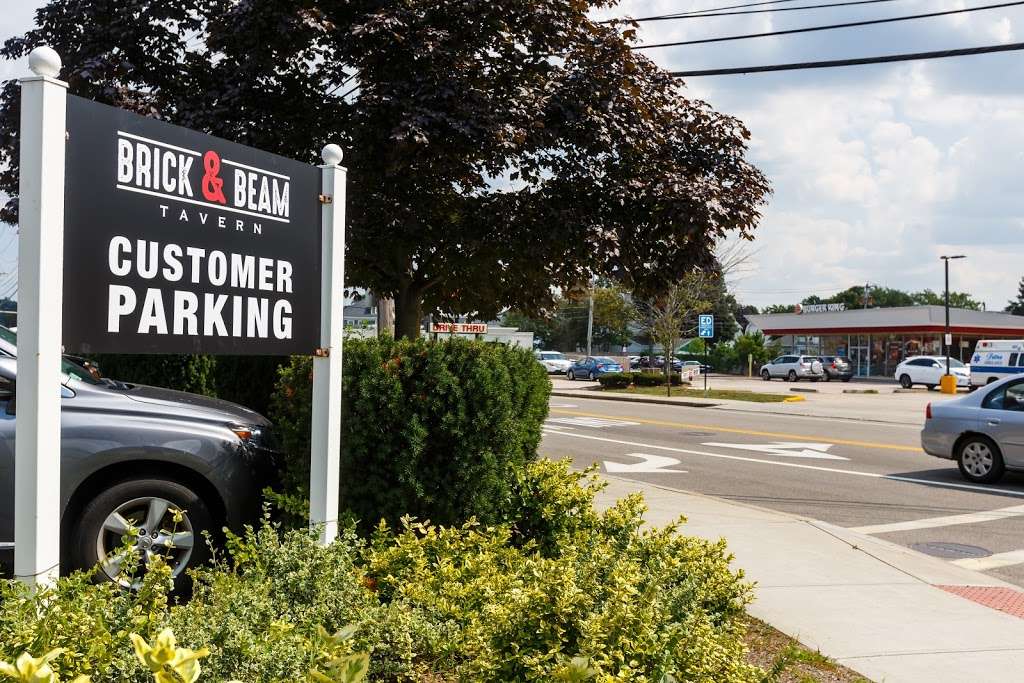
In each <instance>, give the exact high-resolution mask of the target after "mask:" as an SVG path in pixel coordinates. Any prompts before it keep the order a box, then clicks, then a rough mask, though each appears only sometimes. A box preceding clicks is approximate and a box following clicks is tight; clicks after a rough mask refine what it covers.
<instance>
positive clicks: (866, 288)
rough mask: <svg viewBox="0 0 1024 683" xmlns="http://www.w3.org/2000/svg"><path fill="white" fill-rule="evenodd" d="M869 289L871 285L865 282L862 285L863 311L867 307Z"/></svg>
mask: <svg viewBox="0 0 1024 683" xmlns="http://www.w3.org/2000/svg"><path fill="white" fill-rule="evenodd" d="M870 289H871V283H870V282H865V283H864V308H865V309H866V308H867V307H868V291H869V290H870Z"/></svg>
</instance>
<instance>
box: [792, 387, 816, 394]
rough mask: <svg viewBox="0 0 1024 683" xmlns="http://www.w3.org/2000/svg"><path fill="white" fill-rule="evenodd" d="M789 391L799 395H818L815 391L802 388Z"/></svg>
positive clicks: (793, 388)
mask: <svg viewBox="0 0 1024 683" xmlns="http://www.w3.org/2000/svg"><path fill="white" fill-rule="evenodd" d="M789 390H790V391H796V392H799V393H801V394H816V393H818V390H817V389H804V388H803V387H790V388H789Z"/></svg>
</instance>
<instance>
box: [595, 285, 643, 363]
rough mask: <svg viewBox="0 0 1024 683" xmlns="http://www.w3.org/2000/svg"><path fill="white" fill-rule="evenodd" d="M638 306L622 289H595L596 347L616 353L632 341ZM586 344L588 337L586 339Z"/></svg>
mask: <svg viewBox="0 0 1024 683" xmlns="http://www.w3.org/2000/svg"><path fill="white" fill-rule="evenodd" d="M636 316H637V313H636V306H634V305H633V302H632V301H631V299H630V296H629V294H628V293H626V292H625V291H624V290H623V289H622V288H621V287H618V286H616V285H611V286H608V287H596V288H595V289H594V337H593V342H594V346H595V347H599V348H601V349H604V350H608V349H611V350H613V351H615V352H618V351H620V350H621V347H622V346H628V345H629V343H630V341H632V331H631V325H632V323H633V321H635V320H636ZM584 343H586V337H584Z"/></svg>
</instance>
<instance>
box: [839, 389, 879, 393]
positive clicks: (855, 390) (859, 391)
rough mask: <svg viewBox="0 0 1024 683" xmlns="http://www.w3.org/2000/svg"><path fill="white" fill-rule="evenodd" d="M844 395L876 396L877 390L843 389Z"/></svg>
mask: <svg viewBox="0 0 1024 683" xmlns="http://www.w3.org/2000/svg"><path fill="white" fill-rule="evenodd" d="M843 393H844V394H877V393H878V389H843Z"/></svg>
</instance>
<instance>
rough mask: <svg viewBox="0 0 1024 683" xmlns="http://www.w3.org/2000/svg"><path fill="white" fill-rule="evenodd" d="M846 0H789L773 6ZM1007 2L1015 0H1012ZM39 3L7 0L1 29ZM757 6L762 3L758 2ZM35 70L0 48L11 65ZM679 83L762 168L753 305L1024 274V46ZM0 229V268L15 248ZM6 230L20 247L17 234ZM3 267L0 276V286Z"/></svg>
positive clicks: (945, 35) (668, 33) (831, 14)
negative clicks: (763, 194)
mask: <svg viewBox="0 0 1024 683" xmlns="http://www.w3.org/2000/svg"><path fill="white" fill-rule="evenodd" d="M756 1H758V0H625V1H624V2H622V3H620V4H619V5H618V6H617V7H615V8H611V9H609V10H606V11H604V12H602V14H601V16H634V17H642V16H650V15H658V14H668V13H673V12H680V11H692V10H700V9H707V8H714V7H722V6H725V5H736V4H745V3H747V2H756ZM761 1H764V0H761ZM835 1H836V0H795V1H794V0H786V2H783V3H781V4H778V5H775V6H776V7H786V6H787V5H788V6H801V5H809V4H821V3H823V2H835ZM1003 1H1005V0H1003ZM40 4H42V3H38V2H35V1H34V0H0V39H5V38H7V37H10V36H12V35H15V34H18V33H21V32H23V31H24V30H26V29H27V28H29V27H30V26H31V25H32V13H33V11H34V7H35V6H38V5H40ZM985 4H996V0H972V1H971V2H970V3H968V2H964V0H892V1H888V0H887V1H885V2H880V3H874V4H866V5H860V6H853V7H836V8H826V9H815V10H805V11H786V12H773V13H761V14H748V15H737V16H723V17H705V18H700V19H689V20H682V21H662V22H645V23H643V24H642V25H641V30H640V32H639V42H640V43H654V42H666V41H673V40H687V39H698V38H708V37H718V36H726V35H736V34H747V33H760V32H766V31H776V30H784V29H789V28H799V27H806V26H815V25H822V24H832V23H840V22H847V21H857V20H862V19H871V18H884V17H893V16H901V15H908V14H919V13H924V12H935V11H943V10H950V9H961V8H965V7H977V6H980V5H985ZM752 9H758V8H752ZM1013 42H1024V5H1020V6H1015V7H1006V8H999V9H994V10H985V11H978V12H970V13H964V14H956V15H951V16H945V17H937V18H930V19H921V20H915V21H907V22H898V23H892V24H887V25H878V26H867V27H857V28H851V29H840V30H833V31H820V32H814V33H805V34H800V35H789V36H777V37H768V38H755V39H750V40H740V41H730V42H724V43H714V44H707V45H694V46H680V47H674V48H662V49H652V50H645V51H644V52H645V54H647V55H648V56H649V57H650V58H651V59H653V60H654V61H655V62H657V63H658V64H660V65H661V66H663V67H665V68H667V69H670V70H684V69H685V70H691V69H709V68H718V67H733V66H753V65H761V64H780V63H789V62H801V61H818V60H827V59H842V58H849V57H865V56H874V55H885V54H897V53H907V52H924V51H932V50H944V49H954V48H964V47H976V46H982V45H998V44H1003V43H1013ZM25 73H27V66H26V65H25V64H24V63H9V62H8V63H5V62H0V80H3V79H7V78H11V77H16V76H19V75H23V74H25ZM684 92H685V94H686V96H689V97H694V98H699V99H703V100H705V101H707V102H708V103H710V104H711V105H712V106H713V107H715V108H716V109H718V110H719V111H723V112H726V113H729V114H732V115H735V116H737V117H739V118H740V119H741V120H743V121H744V123H745V124H746V125H747V127H748V128H749V129H750V131H751V136H752V137H751V141H750V160H751V161H752V162H753V163H754V164H756V165H757V166H758V167H759V168H760V169H761V170H762V171H763V172H764V173H765V174H766V175H767V177H768V178H769V180H770V181H771V184H772V187H773V190H774V192H773V194H772V196H771V197H770V198H769V202H768V204H767V206H766V207H764V211H763V214H764V215H763V219H762V220H761V223H760V225H759V226H758V228H757V230H756V232H755V235H756V239H755V241H754V242H753V243H752V244H751V245H750V251H751V259H750V261H749V263H748V265H747V267H746V268H744V269H743V271H742V273H741V274H740V276H738V277H737V278H736V279H735V282H734V289H735V293H736V296H737V299H739V300H740V301H741V302H743V303H748V304H754V305H756V306H765V305H769V304H775V303H794V302H797V301H799V300H800V299H802V298H804V297H806V296H809V295H811V294H817V295H818V296H821V297H822V298H827V297H828V296H830V295H831V294H834V293H835V292H837V291H840V290H842V289H845V288H847V287H849V286H851V285H854V284H864V283H870V284H872V285H879V286H886V287H894V288H899V289H905V290H920V289H925V288H930V289H933V290H936V291H940V290H941V289H942V287H943V272H942V264H941V262H940V260H939V256H940V255H942V254H954V253H955V254H964V255H966V256H967V258H966V259H963V260H959V261H954V262H953V264H952V267H951V275H950V285H951V288H952V289H955V290H961V291H967V292H970V293H971V294H972V295H974V297H975V298H976V299H979V300H980V301H983V302H984V303H985V304H986V306H987V308H988V309H989V310H1001V309H1002V308H1003V307H1004V306H1005V305H1006V302H1007V301H1008V300H1009V299H1011V298H1013V297H1014V296H1015V295H1016V292H1017V283H1018V282H1019V280H1020V279H1021V277H1022V276H1024V258H1022V257H1024V192H1021V189H1020V186H1021V184H1022V173H1021V170H1022V168H1024V51H1022V52H1008V53H1002V54H991V55H978V56H972V57H960V58H952V59H943V60H931V61H927V62H924V61H922V62H904V63H895V64H884V65H872V66H857V67H845V68H839V69H819V70H808V71H795V72H783V73H774V74H771V73H768V74H751V75H734V76H709V77H695V78H690V79H687V81H686V87H685V90H684ZM12 235H13V233H12V231H11V230H10V229H9V228H8V227H6V226H0V273H4V272H10V271H12V269H13V266H14V265H15V262H16V244H15V243H14V240H13V239H11V238H12ZM8 241H10V242H11V244H7V243H8ZM4 279H5V276H3V275H0V294H2V291H3V281H4Z"/></svg>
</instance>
